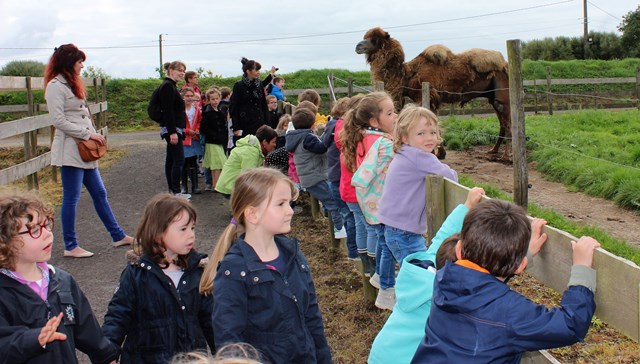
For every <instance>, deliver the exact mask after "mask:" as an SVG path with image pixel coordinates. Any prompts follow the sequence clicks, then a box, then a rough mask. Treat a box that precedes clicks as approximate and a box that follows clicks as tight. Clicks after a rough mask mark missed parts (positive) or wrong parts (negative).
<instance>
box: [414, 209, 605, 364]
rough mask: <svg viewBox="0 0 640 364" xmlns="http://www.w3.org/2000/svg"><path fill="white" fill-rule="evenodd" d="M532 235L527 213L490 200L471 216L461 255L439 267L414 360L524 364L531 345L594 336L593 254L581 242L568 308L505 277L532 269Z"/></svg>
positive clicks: (588, 243) (565, 301)
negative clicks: (535, 297) (514, 286)
mask: <svg viewBox="0 0 640 364" xmlns="http://www.w3.org/2000/svg"><path fill="white" fill-rule="evenodd" d="M530 237H531V225H530V223H529V221H528V219H527V216H526V214H525V211H524V210H523V209H522V208H520V207H518V206H516V205H513V204H510V203H507V202H504V201H499V200H490V201H485V202H481V203H479V204H478V205H477V206H475V207H474V208H473V209H471V211H469V213H468V214H467V216H466V217H465V219H464V222H463V225H462V232H461V237H460V240H459V241H458V243H457V244H456V257H457V258H458V260H457V261H456V262H455V263H454V262H447V263H446V264H445V266H444V268H442V269H440V270H438V272H437V273H436V281H435V286H434V293H433V299H432V307H431V313H430V315H429V319H428V320H427V324H426V327H425V336H424V338H423V339H422V342H421V343H420V345H419V346H418V349H417V351H416V353H415V355H414V357H413V360H412V361H411V362H412V363H489V362H491V363H519V362H520V359H521V356H522V353H523V352H525V351H532V350H541V349H549V348H555V347H560V346H566V345H571V344H574V343H576V342H578V341H580V340H582V339H584V337H585V336H586V334H587V330H588V329H589V324H590V323H591V318H592V317H593V313H594V312H595V308H596V304H595V301H594V292H595V288H596V272H595V270H593V269H592V268H591V264H592V262H593V252H594V250H595V249H596V248H598V247H599V246H600V244H599V243H598V242H597V241H596V240H594V239H593V238H590V237H586V236H583V237H581V238H580V239H579V240H578V241H577V242H575V241H573V242H572V245H573V264H574V265H573V267H572V268H571V277H570V279H569V284H568V288H567V290H566V291H565V292H564V294H563V297H562V301H561V302H560V306H561V307H556V308H553V309H547V308H546V307H545V306H544V305H539V304H536V303H534V302H532V301H530V300H529V299H527V298H526V297H524V296H522V295H521V294H519V293H517V292H514V291H512V290H511V289H510V288H509V287H508V286H507V285H506V284H505V282H506V281H507V280H508V278H509V277H511V276H513V275H514V274H519V273H522V271H524V269H525V268H526V266H527V262H528V259H527V257H526V255H527V250H528V248H529V240H530Z"/></svg>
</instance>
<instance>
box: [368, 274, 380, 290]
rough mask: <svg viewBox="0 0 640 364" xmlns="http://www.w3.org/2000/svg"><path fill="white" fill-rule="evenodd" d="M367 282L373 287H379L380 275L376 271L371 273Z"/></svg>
mask: <svg viewBox="0 0 640 364" xmlns="http://www.w3.org/2000/svg"><path fill="white" fill-rule="evenodd" d="M369 284H371V285H372V286H373V287H374V288H375V289H380V275H379V274H378V273H373V275H372V276H371V278H369Z"/></svg>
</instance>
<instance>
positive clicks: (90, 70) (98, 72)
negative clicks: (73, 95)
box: [82, 66, 111, 80]
mask: <svg viewBox="0 0 640 364" xmlns="http://www.w3.org/2000/svg"><path fill="white" fill-rule="evenodd" d="M82 77H85V78H102V79H104V80H108V79H110V78H111V76H109V75H108V74H107V73H106V72H105V71H104V70H103V69H102V68H100V67H93V66H89V67H87V68H85V69H84V70H83V71H82Z"/></svg>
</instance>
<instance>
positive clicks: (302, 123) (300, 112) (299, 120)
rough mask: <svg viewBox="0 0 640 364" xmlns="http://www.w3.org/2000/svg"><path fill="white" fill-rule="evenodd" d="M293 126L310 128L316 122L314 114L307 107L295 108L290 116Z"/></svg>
mask: <svg viewBox="0 0 640 364" xmlns="http://www.w3.org/2000/svg"><path fill="white" fill-rule="evenodd" d="M291 122H292V123H293V127H294V128H296V130H297V129H311V127H312V126H313V124H314V123H315V122H316V116H315V115H314V114H313V113H312V112H311V110H308V109H296V111H295V112H294V113H293V116H292V117H291Z"/></svg>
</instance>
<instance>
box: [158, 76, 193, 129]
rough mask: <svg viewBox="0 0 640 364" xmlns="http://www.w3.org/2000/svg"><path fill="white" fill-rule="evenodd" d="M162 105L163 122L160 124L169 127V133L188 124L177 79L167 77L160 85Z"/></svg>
mask: <svg viewBox="0 0 640 364" xmlns="http://www.w3.org/2000/svg"><path fill="white" fill-rule="evenodd" d="M160 105H162V122H161V123H160V126H163V127H166V128H167V133H169V134H173V133H175V132H176V128H182V129H184V128H185V127H186V126H187V114H185V112H184V100H183V99H182V96H181V95H180V91H178V87H177V86H176V81H174V80H172V79H171V78H169V77H165V79H164V82H163V83H162V84H161V85H160Z"/></svg>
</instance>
